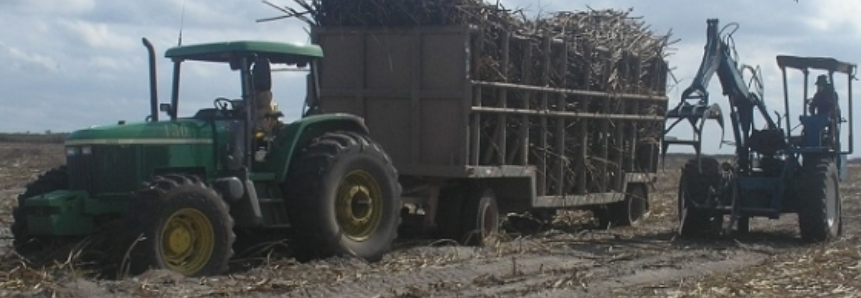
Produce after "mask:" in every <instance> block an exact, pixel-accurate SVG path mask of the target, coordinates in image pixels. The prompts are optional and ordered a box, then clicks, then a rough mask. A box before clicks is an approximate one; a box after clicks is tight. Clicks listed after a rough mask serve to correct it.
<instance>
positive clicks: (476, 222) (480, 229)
mask: <svg viewBox="0 0 861 298" xmlns="http://www.w3.org/2000/svg"><path fill="white" fill-rule="evenodd" d="M463 207H464V209H463V231H464V233H465V234H464V241H463V243H464V244H466V245H473V246H482V245H484V244H485V242H484V241H485V239H487V237H488V236H490V235H492V234H494V233H498V232H499V206H498V205H497V203H496V194H494V192H493V190H492V189H489V188H488V189H484V190H481V191H476V192H474V193H472V194H471V195H469V196H468V197H467V198H466V201H465V202H464V206H463Z"/></svg>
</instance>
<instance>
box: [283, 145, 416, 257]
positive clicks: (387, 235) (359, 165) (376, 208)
mask: <svg viewBox="0 0 861 298" xmlns="http://www.w3.org/2000/svg"><path fill="white" fill-rule="evenodd" d="M283 187H284V193H286V194H287V197H288V200H289V205H290V206H289V214H290V220H291V226H292V230H293V236H294V237H293V240H294V241H293V242H294V243H291V247H293V248H294V251H295V252H296V258H297V259H299V260H301V261H307V260H311V259H314V258H327V257H331V256H341V255H353V256H356V257H360V258H363V259H365V260H367V261H370V262H375V261H379V260H380V259H382V257H383V255H384V254H386V253H387V252H388V251H389V250H390V249H391V246H392V242H393V241H394V240H395V238H397V234H398V233H397V232H398V230H397V228H398V225H400V210H401V207H403V206H402V204H401V198H400V196H401V185H400V183H398V173H397V171H396V170H395V167H394V165H393V164H392V161H391V159H390V158H389V156H388V155H387V154H386V153H385V152H384V151H383V149H382V148H381V147H380V146H379V145H378V144H377V143H375V142H374V141H372V140H371V139H370V138H369V137H367V136H365V135H362V134H358V133H354V132H332V133H327V134H325V135H323V136H321V137H318V138H316V139H315V140H313V141H312V142H311V143H310V144H309V145H307V146H306V147H305V148H303V149H302V150H301V152H300V153H299V155H298V156H297V157H296V158H295V159H294V160H293V162H292V163H291V167H290V171H289V178H288V180H287V181H286V183H285V184H284V186H283Z"/></svg>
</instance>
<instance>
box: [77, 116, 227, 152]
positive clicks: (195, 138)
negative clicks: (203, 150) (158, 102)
mask: <svg viewBox="0 0 861 298" xmlns="http://www.w3.org/2000/svg"><path fill="white" fill-rule="evenodd" d="M211 143H212V128H211V127H210V126H209V125H207V124H206V122H204V121H200V120H192V119H179V120H176V121H162V122H142V123H130V124H118V125H106V126H94V127H90V128H87V129H82V130H78V131H75V132H73V133H71V134H70V135H69V136H68V137H67V138H66V145H67V146H75V145H114V144H116V145H130V144H140V145H171V144H211Z"/></svg>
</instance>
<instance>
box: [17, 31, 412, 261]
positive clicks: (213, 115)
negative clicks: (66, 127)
mask: <svg viewBox="0 0 861 298" xmlns="http://www.w3.org/2000/svg"><path fill="white" fill-rule="evenodd" d="M143 43H144V45H145V46H146V48H147V50H148V54H149V71H150V89H151V90H150V91H151V98H150V115H149V116H148V117H147V120H146V121H143V122H140V123H123V122H120V123H118V124H116V125H106V126H97V127H91V128H88V129H83V130H78V131H75V132H73V133H71V134H70V135H69V136H68V138H67V139H66V142H65V152H66V164H65V165H64V166H62V167H59V168H55V169H53V170H50V171H48V172H46V173H44V174H43V175H41V176H40V177H39V178H38V180H36V181H34V182H32V183H30V184H29V185H28V187H27V189H26V191H25V192H24V193H23V194H22V195H21V196H20V197H19V198H18V207H17V208H16V209H15V210H14V224H13V225H12V228H11V229H12V233H13V234H14V243H15V247H16V249H17V250H18V252H20V253H21V254H22V255H24V256H27V255H31V254H32V253H33V252H35V251H38V250H39V249H44V248H46V247H47V246H48V244H49V243H52V242H56V241H58V240H63V239H70V238H75V237H81V236H87V235H93V234H96V233H101V232H104V231H109V232H108V233H109V235H110V237H107V238H110V239H112V240H111V241H113V244H114V245H112V247H114V249H115V251H114V253H115V254H116V255H117V256H120V257H121V258H119V259H117V260H118V261H119V262H121V263H123V264H124V266H123V267H125V268H127V269H126V270H129V269H130V271H131V273H133V274H135V273H140V272H143V271H145V270H147V269H150V268H157V269H169V270H173V271H176V272H179V273H182V274H184V275H187V276H202V275H213V274H220V273H223V272H225V271H226V269H227V267H228V260H229V259H230V258H231V257H232V256H233V254H234V252H233V248H232V247H233V244H234V241H235V239H236V231H240V230H241V231H248V230H250V231H260V232H266V233H272V232H273V231H275V233H280V234H279V235H283V237H284V238H289V239H290V240H291V242H290V243H291V247H292V248H293V250H294V251H295V252H296V256H297V257H298V258H303V259H312V258H325V257H329V256H336V255H352V256H357V257H361V258H364V259H366V260H368V261H372V262H373V261H377V260H380V259H381V258H382V257H383V255H384V254H385V253H387V252H388V250H389V249H390V247H391V244H392V241H393V240H394V239H395V238H396V236H397V226H398V224H399V223H400V218H399V211H400V208H401V207H402V205H401V201H400V192H401V186H400V185H399V184H398V181H397V175H398V174H397V172H396V170H395V168H394V167H393V165H392V162H391V160H390V159H389V156H388V155H387V154H386V153H385V152H384V150H383V149H382V148H381V147H380V146H379V145H378V144H377V143H376V142H374V141H373V140H372V139H370V138H369V137H368V129H367V127H366V126H365V125H364V122H363V119H361V118H359V117H357V116H354V115H349V114H323V113H306V114H305V115H304V116H303V117H302V118H301V119H299V120H296V121H293V122H291V123H283V122H281V121H280V120H278V119H280V118H281V117H283V115H282V114H281V113H278V112H275V113H265V114H263V113H261V112H259V110H258V109H257V107H258V106H259V105H258V101H259V100H262V98H261V95H260V94H266V93H267V92H269V91H270V90H271V71H272V68H271V65H287V66H295V67H300V68H307V69H309V71H310V74H309V75H310V77H311V78H314V77H315V72H316V70H315V69H316V68H315V65H316V61H318V59H321V58H322V57H323V53H322V50H321V49H320V47H319V46H316V45H297V44H289V43H278V42H267V41H235V42H219V43H207V44H198V45H184V46H177V47H174V48H171V49H169V50H167V51H166V53H165V56H166V57H167V58H170V59H171V60H172V62H173V86H172V87H173V88H172V90H171V91H172V92H171V93H172V96H171V99H170V102H169V103H159V101H158V98H157V95H156V94H157V88H156V83H155V82H156V79H155V73H156V72H155V68H156V67H155V64H156V62H155V54H154V50H153V46H152V44H151V43H150V42H149V41H148V40H146V39H143ZM191 61H196V62H209V63H220V64H223V65H224V66H225V67H229V68H230V70H232V71H236V73H238V74H239V79H240V82H241V97H240V98H236V99H228V98H217V99H215V100H214V101H213V105H214V106H213V107H210V108H203V109H200V110H199V111H197V113H196V114H194V115H189V116H181V115H178V114H179V112H178V111H179V109H178V106H179V96H178V95H179V86H180V85H179V82H180V69H181V66H182V64H183V63H184V62H191ZM311 81H312V82H314V80H311ZM308 85H309V86H310V87H309V90H308V92H307V93H308V98H307V101H309V102H310V101H313V100H314V97H315V96H316V87H315V85H316V83H312V84H308ZM269 94H271V93H269ZM309 106H310V105H309ZM160 112H163V113H165V114H166V117H165V119H160V117H159V116H160V115H159V114H160ZM311 114H313V115H311ZM258 123H270V124H269V125H265V126H264V127H263V128H261V127H260V125H258ZM282 230H283V232H282Z"/></svg>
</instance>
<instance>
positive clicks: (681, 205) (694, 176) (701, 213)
mask: <svg viewBox="0 0 861 298" xmlns="http://www.w3.org/2000/svg"><path fill="white" fill-rule="evenodd" d="M700 165H701V166H702V171H700ZM719 171H720V169H719V162H718V160H717V159H714V158H705V157H704V158H701V159H700V162H697V160H696V159H691V160H689V161H688V162H687V163H686V164H685V166H684V168H682V175H681V178H680V179H679V193H678V219H679V234H680V235H681V236H683V237H687V236H694V235H697V234H701V233H703V232H708V231H713V230H715V228H716V227H720V225H721V224H722V223H723V215H722V214H720V213H718V212H716V211H714V210H708V209H699V208H695V207H694V206H693V201H699V202H703V201H704V200H705V199H707V198H708V196H709V195H710V194H709V189H712V188H717V187H719V185H720V181H721V176H720V172H719Z"/></svg>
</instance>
